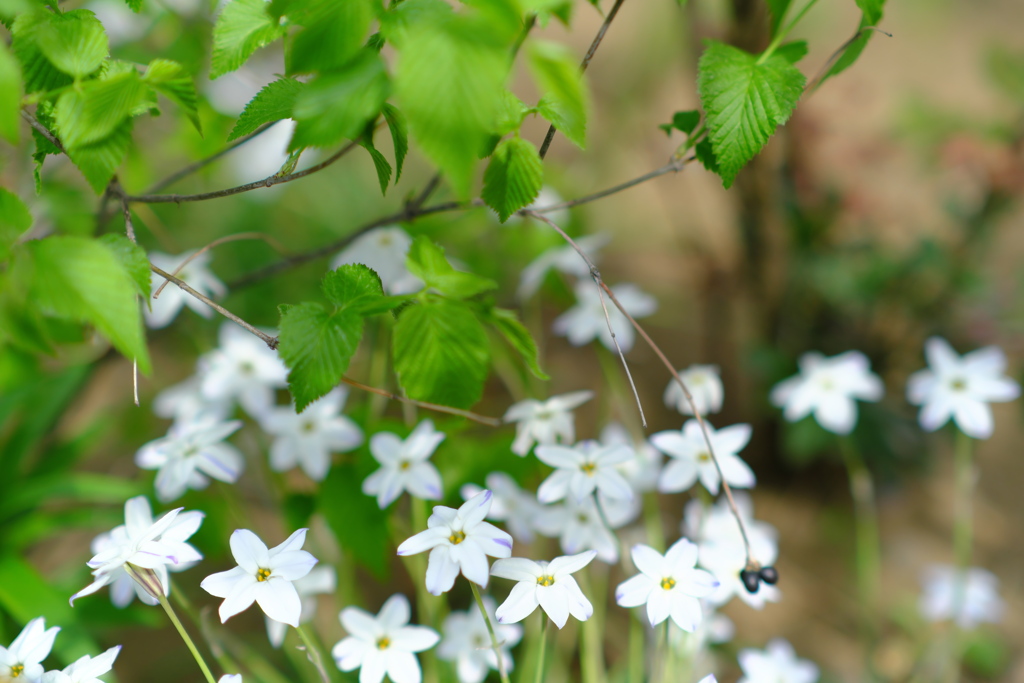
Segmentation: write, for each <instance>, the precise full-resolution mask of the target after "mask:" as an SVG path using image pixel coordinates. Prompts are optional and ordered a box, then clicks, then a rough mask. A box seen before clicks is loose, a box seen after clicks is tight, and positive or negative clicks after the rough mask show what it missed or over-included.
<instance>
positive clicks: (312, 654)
mask: <svg viewBox="0 0 1024 683" xmlns="http://www.w3.org/2000/svg"><path fill="white" fill-rule="evenodd" d="M295 631H296V632H297V633H298V634H299V638H301V639H302V644H303V645H305V646H306V656H307V657H308V658H309V661H310V662H312V664H313V666H314V667H316V670H317V673H319V674H320V678H322V679H323V681H324V683H330V681H331V677H330V676H329V675H328V674H327V669H325V668H324V661H323V658H322V657H321V656H320V648H318V647H317V646H316V643H314V642H313V639H312V638H310V637H309V634H308V633H306V629H304V628H302V625H301V624H300V625H299V626H296V627H295Z"/></svg>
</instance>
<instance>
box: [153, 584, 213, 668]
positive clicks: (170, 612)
mask: <svg viewBox="0 0 1024 683" xmlns="http://www.w3.org/2000/svg"><path fill="white" fill-rule="evenodd" d="M157 599H158V600H159V601H160V606H161V607H163V608H164V611H165V612H167V616H168V618H170V620H171V623H172V624H174V628H176V629H178V635H180V636H181V639H182V640H184V641H185V645H187V646H188V650H189V652H191V653H192V656H193V657H195V660H196V664H198V665H199V668H200V669H202V671H203V676H205V677H206V682H207V683H215V681H214V679H213V674H212V673H210V667H208V666H207V665H206V661H205V660H204V659H203V656H202V655H201V654H199V649H198V648H196V644H195V643H193V642H192V638H191V637H190V636H189V635H188V631H186V630H185V627H184V626H182V625H181V620H180V619H178V615H177V614H175V612H174V608H173V607H171V603H170V602H168V601H167V596H165V595H159V596H158V597H157Z"/></svg>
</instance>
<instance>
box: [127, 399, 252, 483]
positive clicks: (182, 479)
mask: <svg viewBox="0 0 1024 683" xmlns="http://www.w3.org/2000/svg"><path fill="white" fill-rule="evenodd" d="M241 426H242V421H241V420H230V421H228V422H218V421H216V420H214V419H204V420H198V421H188V422H177V423H175V424H174V425H172V426H171V428H170V429H169V430H168V432H167V436H165V437H163V438H160V439H155V440H154V441H150V442H149V443H147V444H146V445H144V446H143V447H142V448H140V449H139V450H138V452H137V453H136V454H135V464H136V465H138V466H139V467H141V468H142V469H144V470H158V471H157V475H156V481H155V482H154V485H155V486H156V497H157V499H158V500H159V501H160V502H162V503H167V502H169V501H172V500H175V499H177V498H180V497H181V496H182V495H183V494H184V493H185V491H187V490H188V489H197V490H198V489H203V488H206V485H207V484H209V483H210V480H209V479H208V477H213V478H214V479H217V480H218V481H224V482H227V483H229V484H233V483H235V482H236V481H238V477H239V476H240V475H241V473H242V469H243V468H244V467H245V458H244V457H243V456H242V453H241V451H239V450H238V449H237V448H235V447H234V446H232V445H231V444H229V443H224V439H226V438H227V437H229V436H231V435H232V434H234V433H235V432H236V431H238V429H239V428H240V427H241Z"/></svg>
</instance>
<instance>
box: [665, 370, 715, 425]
mask: <svg viewBox="0 0 1024 683" xmlns="http://www.w3.org/2000/svg"><path fill="white" fill-rule="evenodd" d="M679 378H680V379H681V380H683V383H684V384H686V388H687V389H689V390H690V395H691V396H693V402H694V403H695V404H697V410H698V412H700V414H701V416H705V415H710V414H711V413H717V412H718V411H720V410H721V409H722V399H723V398H724V396H725V389H723V388H722V378H721V377H720V376H719V369H718V366H717V365H691V366H690V367H688V368H686V369H685V370H680V371H679ZM665 405H667V406H668V407H669V408H675V409H676V410H678V411H679V412H680V413H682V414H683V415H693V406H691V405H690V402H689V401H687V400H686V395H685V394H683V388H682V387H681V386H679V382H677V381H676V380H675V378H674V377H673V378H672V380H671V381H670V382H669V383H668V386H667V387H666V388H665Z"/></svg>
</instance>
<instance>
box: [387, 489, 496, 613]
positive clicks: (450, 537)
mask: <svg viewBox="0 0 1024 683" xmlns="http://www.w3.org/2000/svg"><path fill="white" fill-rule="evenodd" d="M490 508H491V492H490V491H486V490H485V491H481V492H480V493H478V494H476V495H475V496H473V497H472V498H470V499H469V500H467V501H466V502H465V503H463V504H462V507H460V508H459V509H458V510H455V509H453V508H449V507H444V506H443V505H438V506H437V507H435V508H434V514H432V515H430V517H429V518H428V519H427V529H426V530H425V531H421V532H419V533H418V534H416V535H415V536H412V537H411V538H407V539H406V540H405V541H404V542H403V543H402V544H401V545H400V546H398V554H399V555H416V554H418V553H422V552H424V551H426V550H429V551H430V559H429V561H428V562H427V590H428V591H429V592H430V594H431V595H440V594H441V593H447V592H448V591H450V590H451V589H452V586H453V585H455V577H457V576H458V575H459V572H460V571H461V572H462V575H463V576H465V577H466V578H467V579H469V580H470V581H472V582H473V583H475V584H477V585H479V586H484V587H486V586H487V579H488V577H489V576H490V574H489V572H488V567H487V556H488V555H490V556H491V557H508V556H510V555H511V554H512V537H511V536H509V535H508V534H507V533H505V532H504V531H502V530H501V529H499V528H498V527H496V526H494V525H493V524H490V523H488V522H485V521H484V518H485V517H486V516H487V512H488V510H490Z"/></svg>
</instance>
